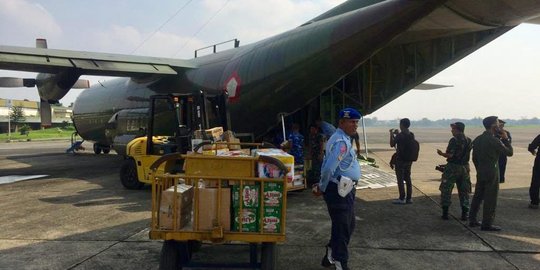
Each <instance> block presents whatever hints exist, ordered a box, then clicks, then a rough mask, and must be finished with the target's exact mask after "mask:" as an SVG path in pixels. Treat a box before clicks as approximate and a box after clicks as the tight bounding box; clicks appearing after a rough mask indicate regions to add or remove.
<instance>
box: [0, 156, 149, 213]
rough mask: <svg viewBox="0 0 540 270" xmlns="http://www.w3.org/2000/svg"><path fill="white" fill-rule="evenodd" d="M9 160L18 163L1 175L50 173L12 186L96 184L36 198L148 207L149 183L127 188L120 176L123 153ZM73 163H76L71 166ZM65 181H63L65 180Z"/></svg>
mask: <svg viewBox="0 0 540 270" xmlns="http://www.w3.org/2000/svg"><path fill="white" fill-rule="evenodd" d="M7 159H8V160H10V161H13V162H16V163H19V164H17V165H16V166H15V168H7V169H0V175H38V174H46V175H49V176H48V177H46V178H40V179H34V180H31V181H32V182H28V181H26V182H25V181H23V182H17V183H14V184H13V185H14V186H21V188H23V187H24V186H25V185H30V184H33V185H36V184H41V183H49V182H51V181H54V182H58V180H60V182H58V183H59V184H60V185H62V184H63V183H62V181H64V180H65V181H81V180H82V181H86V182H87V183H89V184H92V185H94V186H95V187H91V188H88V187H85V189H83V190H79V191H76V192H75V193H73V191H71V190H70V192H69V193H70V195H56V194H58V193H54V194H55V195H56V196H50V197H44V198H39V200H40V201H43V202H46V203H51V204H72V205H73V206H76V207H89V206H98V205H115V206H117V207H118V208H117V209H120V210H122V211H126V212H140V211H149V210H150V196H151V192H150V186H149V185H147V186H145V187H144V188H143V189H142V190H127V189H125V188H124V187H123V186H122V185H121V183H120V178H119V175H118V173H119V168H120V165H121V164H122V161H123V159H122V157H121V156H118V155H95V154H91V153H78V154H63V153H60V154H58V153H52V154H38V155H23V156H16V157H8V158H7ZM74 164H76V166H74ZM64 184H65V183H64Z"/></svg>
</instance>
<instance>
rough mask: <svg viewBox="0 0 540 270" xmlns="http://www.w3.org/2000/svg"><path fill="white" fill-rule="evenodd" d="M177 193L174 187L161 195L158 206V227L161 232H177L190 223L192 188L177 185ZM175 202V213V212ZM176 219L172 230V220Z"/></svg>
mask: <svg viewBox="0 0 540 270" xmlns="http://www.w3.org/2000/svg"><path fill="white" fill-rule="evenodd" d="M176 187H177V190H176V191H177V192H176V193H175V192H174V187H170V188H169V189H167V190H165V191H163V193H161V202H160V205H159V227H160V228H161V229H163V230H177V229H181V228H182V227H184V226H185V225H186V224H188V223H189V222H190V221H191V211H192V209H193V186H189V185H185V184H179V185H178V186H176ZM175 201H176V211H175V205H174V204H175ZM175 217H176V224H177V227H176V228H173V220H174V218H175Z"/></svg>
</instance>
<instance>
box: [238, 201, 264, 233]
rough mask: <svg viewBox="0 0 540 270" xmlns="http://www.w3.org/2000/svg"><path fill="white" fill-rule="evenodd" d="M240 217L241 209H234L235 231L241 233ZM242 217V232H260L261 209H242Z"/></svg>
mask: <svg viewBox="0 0 540 270" xmlns="http://www.w3.org/2000/svg"><path fill="white" fill-rule="evenodd" d="M239 216H240V209H239V208H235V209H234V224H233V231H235V232H238V231H240V225H239V223H238V219H239ZM241 216H242V217H241V218H240V220H241V222H242V232H258V231H259V220H258V217H259V208H258V207H254V208H242V215H241Z"/></svg>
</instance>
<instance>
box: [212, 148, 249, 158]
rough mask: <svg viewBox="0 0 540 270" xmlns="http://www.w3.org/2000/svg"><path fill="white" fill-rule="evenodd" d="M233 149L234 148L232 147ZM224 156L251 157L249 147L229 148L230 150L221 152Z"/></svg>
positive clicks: (220, 154)
mask: <svg viewBox="0 0 540 270" xmlns="http://www.w3.org/2000/svg"><path fill="white" fill-rule="evenodd" d="M231 149H232V148H231ZM218 156H222V157H250V156H251V155H250V153H249V149H240V150H229V151H228V152H222V153H219V154H218Z"/></svg>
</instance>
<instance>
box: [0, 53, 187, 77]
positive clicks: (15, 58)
mask: <svg viewBox="0 0 540 270" xmlns="http://www.w3.org/2000/svg"><path fill="white" fill-rule="evenodd" d="M195 67H196V66H195V65H193V64H192V63H191V62H190V61H187V60H181V59H172V58H158V57H147V56H136V55H124V54H110V53H96V52H84V51H68V50H54V49H44V48H27V47H15V46H0V69H8V70H18V71H29V72H39V73H49V74H57V73H60V72H62V71H66V70H70V69H75V70H77V72H78V73H80V74H84V75H99V76H118V77H139V76H146V75H176V74H178V73H183V72H184V71H185V70H187V69H193V68H195Z"/></svg>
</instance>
